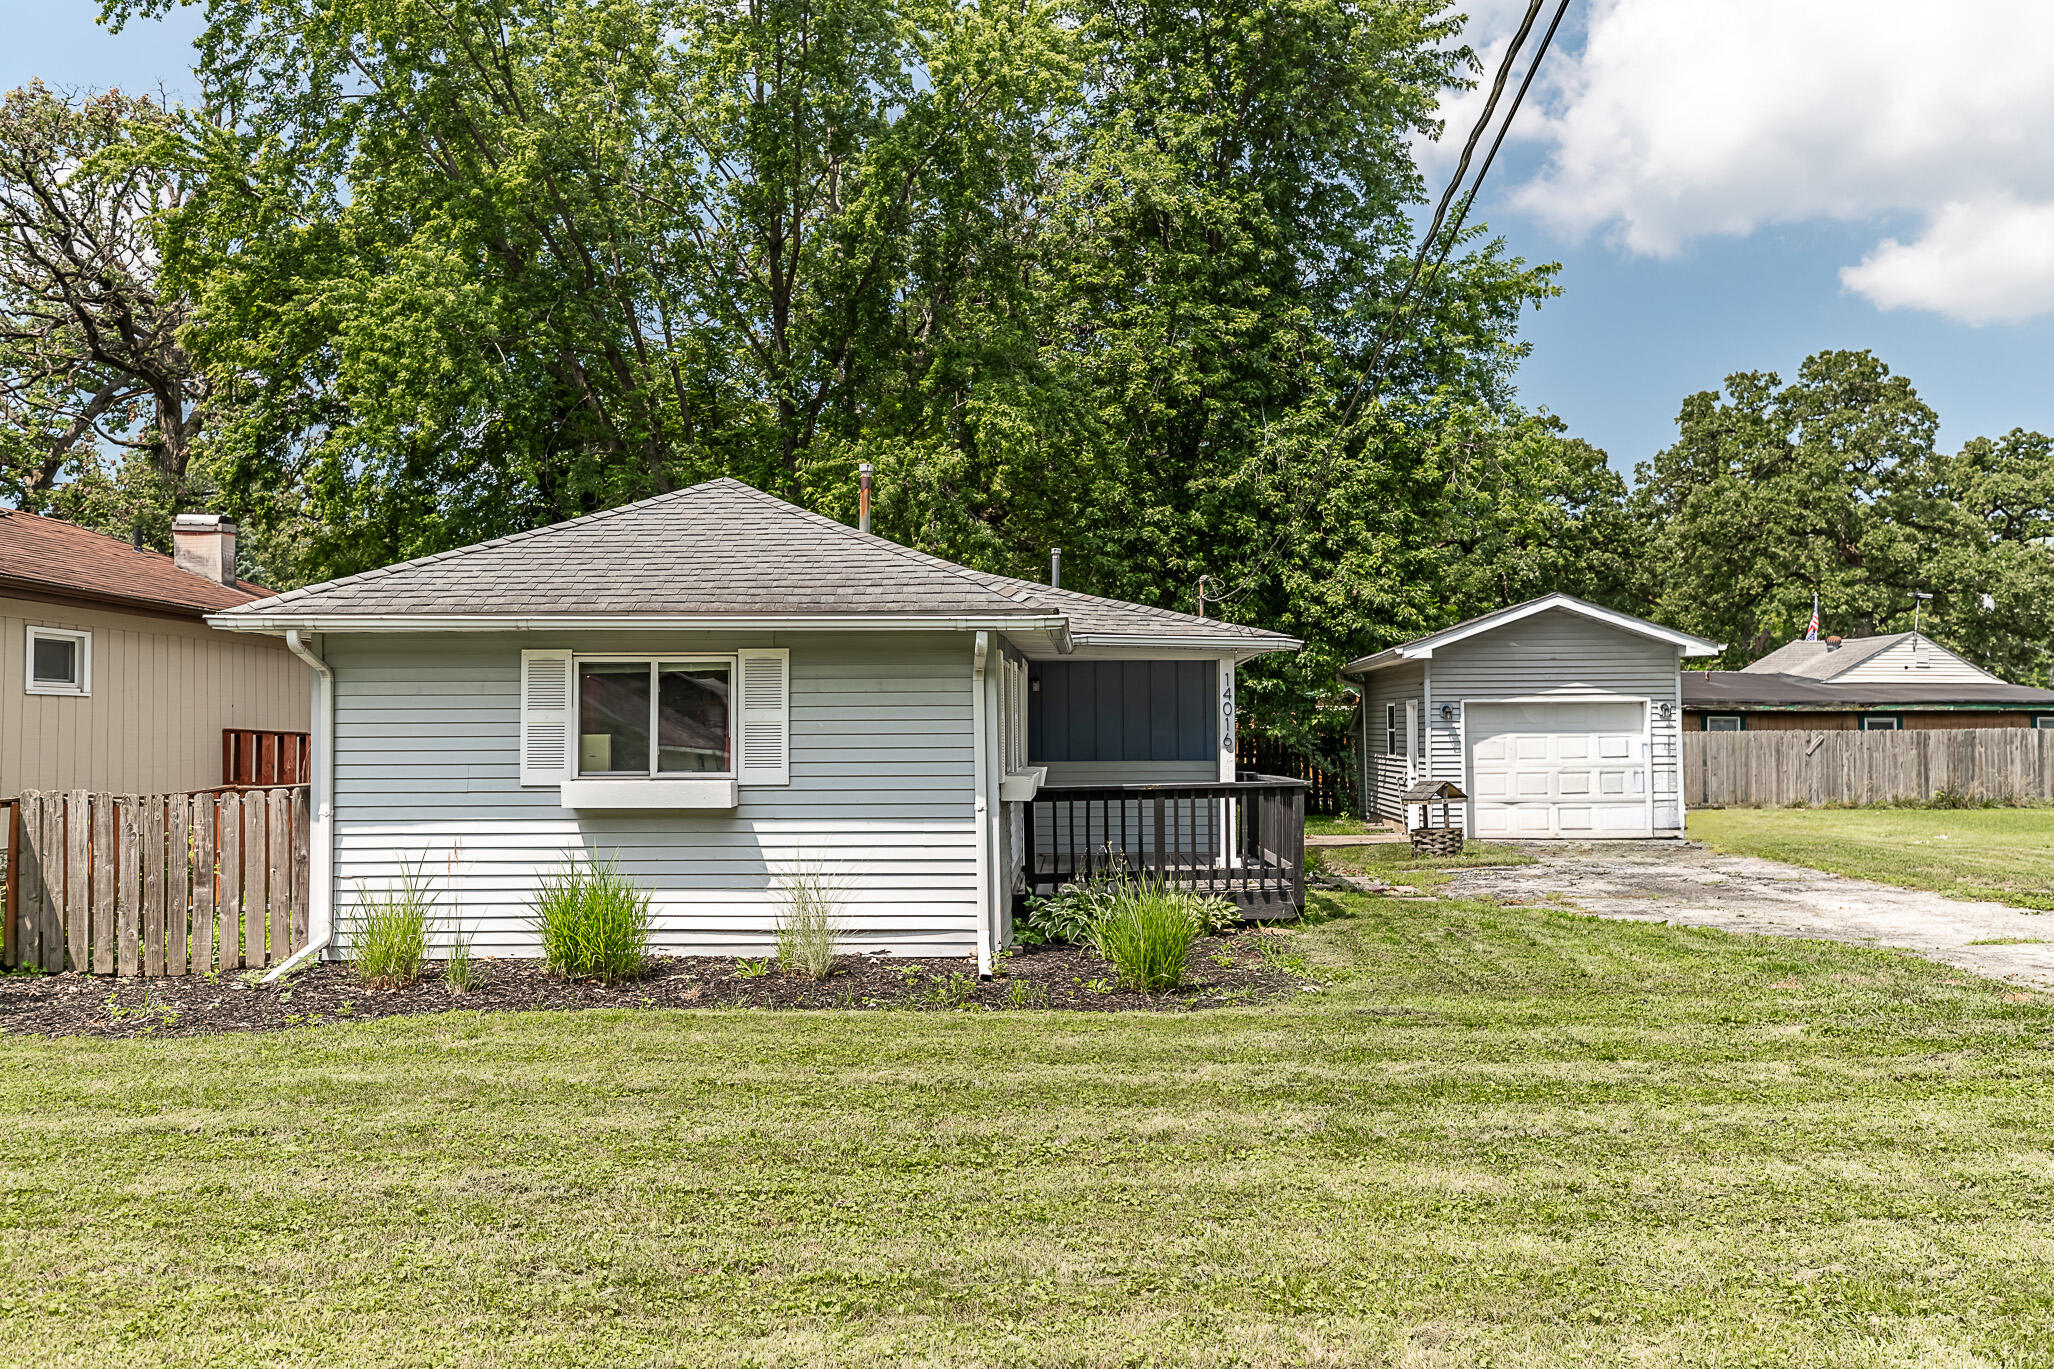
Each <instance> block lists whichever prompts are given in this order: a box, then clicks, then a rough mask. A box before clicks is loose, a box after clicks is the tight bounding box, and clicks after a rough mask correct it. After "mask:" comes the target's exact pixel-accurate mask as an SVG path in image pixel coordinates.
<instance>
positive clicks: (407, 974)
mask: <svg viewBox="0 0 2054 1369" xmlns="http://www.w3.org/2000/svg"><path fill="white" fill-rule="evenodd" d="M401 869H402V873H401V875H400V881H399V886H398V887H397V888H391V889H377V890H373V889H368V888H366V887H365V886H364V885H362V884H359V885H357V910H356V914H355V916H354V917H352V918H351V919H350V922H349V945H350V952H351V960H352V962H353V966H354V970H355V973H356V977H357V981H358V982H359V983H361V984H363V985H365V986H366V987H368V988H380V989H389V988H397V987H398V986H400V985H402V984H411V983H413V982H414V981H415V980H417V979H419V978H420V977H421V965H422V962H424V961H425V960H426V959H427V958H428V927H429V923H430V921H431V920H432V918H433V915H434V911H435V897H436V896H435V894H434V892H433V891H432V890H430V889H429V887H428V881H427V880H426V879H425V878H423V876H422V874H421V867H420V866H419V865H418V864H416V865H411V866H402V867H401Z"/></svg>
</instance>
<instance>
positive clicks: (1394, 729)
mask: <svg viewBox="0 0 2054 1369" xmlns="http://www.w3.org/2000/svg"><path fill="white" fill-rule="evenodd" d="M1384 754H1385V755H1386V756H1395V755H1397V754H1398V705H1396V704H1385V705H1384Z"/></svg>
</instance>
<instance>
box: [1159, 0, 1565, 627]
mask: <svg viewBox="0 0 2054 1369" xmlns="http://www.w3.org/2000/svg"><path fill="white" fill-rule="evenodd" d="M1546 2H1547V0H1530V3H1529V4H1528V5H1527V7H1526V14H1525V17H1524V18H1522V19H1521V20H1520V21H1519V28H1518V30H1517V31H1516V32H1515V33H1514V34H1513V35H1512V41H1511V43H1510V44H1508V45H1507V46H1506V49H1505V55H1504V57H1503V58H1502V59H1501V60H1500V61H1499V63H1498V71H1497V75H1496V77H1495V78H1494V79H1493V80H1492V82H1491V93H1490V95H1489V97H1488V98H1487V99H1486V100H1485V101H1484V107H1483V112H1482V113H1480V114H1478V115H1477V118H1476V124H1475V126H1474V127H1472V128H1471V129H1470V130H1469V138H1468V140H1467V141H1466V142H1464V143H1463V145H1462V155H1461V157H1460V158H1459V159H1458V160H1457V161H1456V163H1455V172H1454V174H1453V175H1452V176H1450V177H1449V178H1448V186H1447V189H1446V190H1444V191H1442V192H1441V198H1440V202H1439V203H1438V204H1437V205H1435V206H1434V213H1433V219H1432V220H1431V221H1430V222H1429V223H1428V225H1427V229H1426V232H1425V234H1424V235H1423V236H1422V237H1421V238H1420V242H1419V250H1418V251H1417V252H1416V253H1414V254H1413V258H1412V270H1411V271H1410V273H1409V274H1407V276H1406V277H1405V285H1404V288H1402V289H1401V290H1399V292H1398V297H1397V298H1396V299H1395V300H1393V301H1392V303H1391V309H1390V312H1389V313H1388V314H1386V315H1385V318H1384V326H1383V328H1382V329H1381V330H1379V332H1378V334H1377V339H1376V342H1375V344H1374V345H1373V346H1372V347H1371V348H1370V353H1369V360H1368V361H1367V362H1366V363H1365V364H1364V366H1363V369H1362V374H1361V375H1360V376H1359V377H1358V378H1357V380H1356V382H1355V387H1354V388H1353V389H1352V390H1350V391H1349V393H1348V399H1347V402H1346V403H1345V404H1343V405H1342V407H1341V417H1340V422H1339V423H1338V424H1337V425H1336V426H1335V429H1334V433H1333V435H1332V436H1331V437H1329V438H1328V439H1327V444H1326V448H1325V450H1323V451H1322V452H1321V454H1320V462H1319V469H1318V471H1317V473H1316V477H1315V479H1314V481H1313V482H1312V484H1311V485H1310V486H1309V487H1308V495H1307V496H1301V497H1300V498H1299V499H1298V500H1296V501H1294V503H1293V506H1292V509H1291V512H1290V514H1289V516H1288V517H1287V518H1286V519H1285V520H1284V524H1283V526H1282V527H1280V528H1279V529H1278V530H1277V533H1276V535H1275V536H1274V537H1273V538H1271V540H1270V545H1269V546H1268V547H1267V548H1265V549H1264V551H1263V554H1262V555H1261V556H1260V557H1258V558H1257V560H1256V563H1255V565H1254V567H1253V568H1252V569H1250V570H1249V571H1247V572H1246V573H1245V574H1244V575H1243V576H1242V577H1241V584H1240V585H1239V586H1237V587H1236V588H1234V589H1232V590H1229V591H1228V592H1226V593H1225V594H1217V595H1215V594H1208V593H1207V592H1206V584H1207V582H1208V581H1210V580H1211V578H1212V577H1211V576H1209V575H1201V576H1199V577H1198V616H1199V617H1201V618H1203V617H1204V616H1205V606H1206V605H1207V604H1225V603H1231V602H1232V601H1234V600H1235V599H1238V598H1240V597H1241V596H1242V595H1244V594H1246V593H1247V592H1248V591H1249V590H1250V589H1252V588H1254V586H1255V583H1256V580H1257V578H1258V577H1259V576H1260V575H1261V574H1262V571H1263V570H1264V569H1265V567H1266V565H1267V563H1268V562H1269V560H1270V559H1271V558H1272V557H1273V556H1274V555H1275V554H1276V551H1277V548H1278V547H1280V546H1281V545H1282V544H1283V539H1284V537H1285V535H1286V534H1287V533H1288V532H1289V530H1290V529H1291V527H1292V526H1293V525H1295V524H1296V523H1297V521H1298V519H1299V516H1300V514H1301V512H1302V511H1303V509H1304V506H1305V504H1306V503H1307V502H1308V496H1309V495H1310V494H1314V493H1317V490H1318V488H1319V487H1320V486H1323V485H1324V484H1325V483H1326V478H1327V475H1328V474H1329V473H1330V471H1331V469H1332V466H1333V459H1334V455H1335V452H1336V450H1337V449H1338V447H1339V444H1340V441H1341V438H1342V436H1343V435H1345V434H1346V433H1347V431H1348V425H1349V424H1350V423H1352V422H1354V419H1355V414H1356V411H1357V410H1358V409H1359V408H1360V407H1361V404H1362V402H1363V399H1364V398H1365V396H1367V397H1369V398H1371V399H1373V398H1374V397H1375V394H1376V390H1377V388H1378V387H1379V386H1380V385H1381V383H1382V380H1383V361H1384V354H1385V351H1386V349H1387V348H1388V347H1389V346H1390V344H1391V342H1392V341H1394V340H1395V337H1396V334H1397V329H1398V325H1399V324H1400V323H1402V322H1403V321H1405V320H1406V319H1407V318H1409V317H1410V314H1411V304H1412V296H1413V292H1414V290H1415V288H1416V287H1417V286H1418V285H1419V283H1420V278H1421V276H1422V275H1425V276H1426V279H1427V283H1428V285H1429V286H1431V284H1432V283H1433V282H1434V281H1435V280H1436V279H1438V278H1439V276H1440V272H1441V268H1442V266H1444V265H1445V264H1446V263H1447V260H1448V255H1449V253H1450V252H1452V251H1453V250H1454V246H1455V241H1456V239H1457V238H1459V237H1460V236H1461V233H1462V225H1463V224H1464V222H1466V221H1467V219H1468V217H1469V211H1470V209H1471V208H1472V207H1473V206H1474V205H1475V204H1476V196H1477V192H1478V191H1480V190H1481V189H1482V188H1483V181H1484V177H1485V176H1487V175H1489V174H1490V169H1491V165H1492V163H1494V162H1495V161H1497V159H1498V149H1499V148H1501V147H1503V146H1504V144H1505V135H1506V134H1507V133H1508V132H1509V131H1510V130H1511V128H1512V121H1513V119H1515V118H1517V117H1518V114H1519V107H1520V106H1521V105H1522V104H1524V103H1525V101H1526V92H1527V90H1528V89H1530V88H1531V87H1532V85H1533V78H1534V76H1535V75H1536V74H1537V73H1538V72H1539V71H1540V65H1541V59H1542V58H1544V57H1546V56H1547V55H1548V47H1549V45H1550V44H1551V43H1553V42H1554V40H1555V31H1556V30H1557V29H1559V28H1561V26H1562V19H1563V16H1564V15H1566V14H1567V13H1568V12H1569V5H1570V0H1560V2H1559V3H1558V4H1557V5H1556V7H1555V16H1554V18H1553V19H1552V20H1550V21H1549V23H1548V27H1547V30H1546V31H1545V32H1544V33H1543V34H1542V35H1541V40H1540V45H1539V46H1538V47H1536V48H1535V49H1534V52H1533V56H1532V58H1531V59H1530V60H1529V61H1528V62H1527V65H1526V75H1525V77H1524V78H1523V79H1522V80H1521V81H1520V82H1519V89H1518V90H1517V91H1515V92H1514V93H1513V96H1512V103H1511V105H1510V106H1508V107H1507V109H1506V111H1505V117H1504V119H1503V121H1502V122H1500V123H1499V125H1498V131H1497V134H1496V136H1494V137H1493V138H1492V139H1491V145H1490V150H1489V151H1487V152H1486V153H1485V154H1484V159H1483V165H1481V166H1480V167H1478V168H1477V171H1476V178H1475V179H1474V180H1473V181H1471V182H1470V185H1469V189H1468V191H1467V193H1465V194H1463V195H1462V196H1461V205H1460V208H1459V209H1458V210H1457V211H1456V214H1455V219H1454V222H1452V223H1447V225H1446V231H1445V232H1443V224H1444V223H1446V220H1447V214H1448V209H1449V206H1450V205H1452V204H1454V203H1455V199H1456V194H1457V192H1458V191H1459V190H1460V189H1461V187H1462V182H1463V180H1464V179H1465V178H1466V177H1467V176H1468V175H1469V162H1470V158H1471V157H1472V156H1474V155H1475V152H1476V146H1477V144H1478V143H1480V142H1482V141H1483V135H1484V130H1485V129H1487V128H1489V127H1490V125H1491V121H1492V119H1493V118H1494V117H1495V115H1496V113H1497V107H1498V100H1499V98H1500V97H1501V96H1502V95H1503V94H1504V92H1505V85H1506V83H1507V82H1508V81H1509V80H1510V79H1511V76H1512V68H1513V64H1514V63H1516V62H1517V61H1518V59H1519V53H1520V50H1521V49H1522V48H1523V47H1524V46H1525V45H1526V40H1527V38H1528V36H1529V35H1531V34H1532V32H1533V25H1534V21H1535V20H1536V19H1538V18H1539V17H1540V12H1541V10H1542V8H1543V7H1544V6H1545V5H1546ZM1437 241H1438V242H1439V243H1440V252H1439V253H1438V254H1437V255H1434V259H1433V267H1432V270H1431V271H1428V270H1427V266H1426V261H1427V257H1428V255H1429V254H1431V253H1433V248H1434V244H1435V243H1436V242H1437Z"/></svg>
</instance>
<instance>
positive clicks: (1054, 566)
mask: <svg viewBox="0 0 2054 1369" xmlns="http://www.w3.org/2000/svg"><path fill="white" fill-rule="evenodd" d="M1048 587H1049V588H1050V589H1061V588H1062V587H1063V549H1062V548H1061V547H1050V548H1049V549H1048Z"/></svg>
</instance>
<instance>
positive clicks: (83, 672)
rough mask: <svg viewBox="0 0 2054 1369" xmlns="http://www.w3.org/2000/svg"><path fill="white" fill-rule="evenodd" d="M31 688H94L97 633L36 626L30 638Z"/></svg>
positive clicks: (58, 691)
mask: <svg viewBox="0 0 2054 1369" xmlns="http://www.w3.org/2000/svg"><path fill="white" fill-rule="evenodd" d="M28 657H29V670H28V692H29V693H31V694H71V695H76V696H79V697H83V696H85V695H88V694H90V693H92V692H93V637H92V634H91V633H88V632H71V631H67V630H66V629H64V628H55V627H32V628H30V629H29V642H28Z"/></svg>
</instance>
